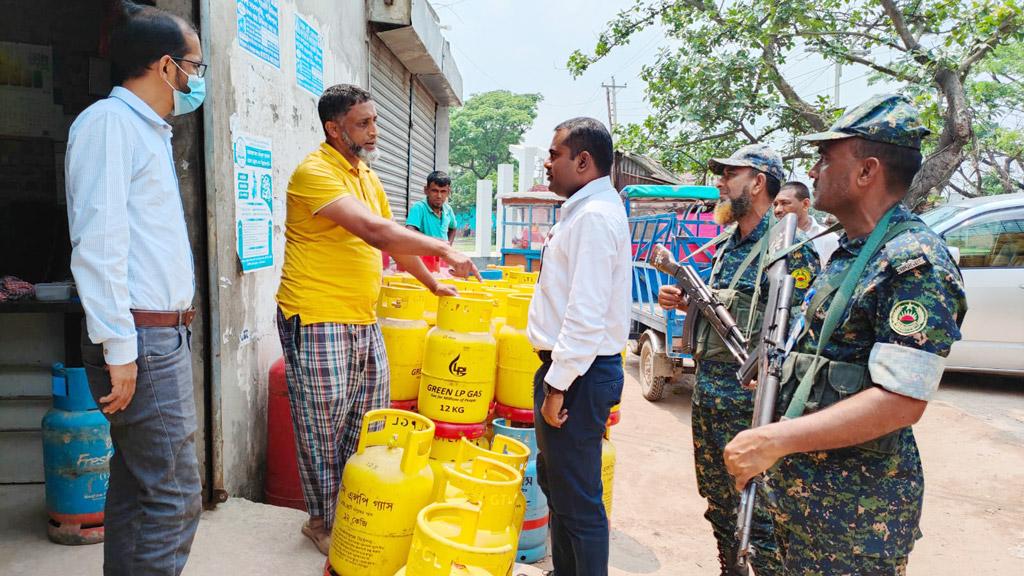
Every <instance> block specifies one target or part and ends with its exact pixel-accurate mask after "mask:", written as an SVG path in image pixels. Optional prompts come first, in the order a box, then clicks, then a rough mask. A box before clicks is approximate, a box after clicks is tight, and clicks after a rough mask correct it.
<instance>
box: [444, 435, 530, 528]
mask: <svg viewBox="0 0 1024 576" xmlns="http://www.w3.org/2000/svg"><path fill="white" fill-rule="evenodd" d="M480 457H484V458H490V459H492V460H497V461H498V462H501V463H502V464H508V465H509V466H511V467H512V468H513V469H514V470H515V471H516V472H519V475H520V476H521V477H522V478H525V477H526V466H527V464H528V463H529V461H530V448H529V446H527V445H526V444H523V443H522V442H520V441H519V440H516V439H515V438H509V437H508V436H504V435H502V434H496V435H495V436H494V440H492V441H491V445H490V447H482V446H480V445H478V444H473V443H471V442H470V441H468V440H462V441H461V442H459V454H458V457H457V458H456V460H455V461H456V465H462V464H464V463H466V462H468V461H470V460H473V459H474V458H480ZM434 484H435V485H436V484H437V482H436V481H435V482H434ZM525 517H526V496H524V495H523V493H522V483H521V481H520V491H519V496H518V497H517V499H516V505H515V515H514V519H513V521H512V527H513V528H515V530H516V532H521V531H522V528H523V518H525Z"/></svg>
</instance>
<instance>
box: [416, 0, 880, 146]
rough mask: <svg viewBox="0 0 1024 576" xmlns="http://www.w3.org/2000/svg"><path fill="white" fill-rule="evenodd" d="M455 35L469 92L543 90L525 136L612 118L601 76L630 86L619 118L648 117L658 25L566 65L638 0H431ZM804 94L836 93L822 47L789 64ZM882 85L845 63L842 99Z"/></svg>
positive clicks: (529, 140) (543, 136) (532, 141)
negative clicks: (595, 58)
mask: <svg viewBox="0 0 1024 576" xmlns="http://www.w3.org/2000/svg"><path fill="white" fill-rule="evenodd" d="M431 3H432V5H433V6H434V9H435V11H436V12H437V14H438V17H439V18H440V20H441V24H442V26H444V27H445V28H444V30H443V32H444V34H445V36H446V37H447V38H448V40H449V41H450V42H451V45H452V49H453V51H454V55H455V61H456V63H457V64H458V67H459V71H460V72H461V74H462V80H463V99H464V100H465V99H468V98H469V97H470V96H472V95H473V94H476V93H480V92H486V91H489V90H499V89H505V90H510V91H512V92H517V93H527V92H539V93H541V94H542V95H543V96H544V100H543V102H541V103H540V105H539V106H538V113H537V120H536V122H535V123H534V125H533V127H532V128H531V129H530V130H529V131H528V132H527V133H526V135H525V137H524V143H525V144H528V145H532V146H540V147H541V148H542V149H545V150H546V149H547V147H548V145H549V144H550V142H551V134H552V130H553V129H554V127H555V126H556V125H557V124H558V123H559V122H561V121H562V120H566V119H568V118H572V117H574V116H593V117H595V118H598V119H599V120H601V121H602V122H605V123H607V122H608V110H607V105H606V98H605V90H604V89H603V88H602V87H601V84H602V83H609V84H610V83H611V77H612V76H614V77H615V82H616V83H617V84H620V85H621V84H625V85H626V86H627V87H626V88H624V89H621V90H619V91H618V122H619V123H620V124H625V123H628V122H637V121H640V120H643V119H644V118H645V117H646V116H647V114H648V111H649V108H648V106H647V104H646V103H645V101H644V97H643V96H644V82H643V80H641V79H640V71H641V69H642V67H643V66H644V65H645V64H653V63H654V61H655V58H656V57H657V51H658V49H659V47H661V46H664V45H665V39H664V35H663V34H662V30H661V29H659V28H656V27H655V28H648V29H647V30H644V31H643V32H642V33H639V34H635V35H634V36H633V38H632V40H631V41H630V44H629V45H628V46H625V47H621V48H616V49H614V50H613V51H612V53H611V54H610V55H609V56H607V57H605V58H604V59H603V60H601V61H600V62H598V63H596V64H594V65H593V66H591V68H590V69H589V70H587V72H585V73H584V74H583V75H582V76H581V77H580V78H578V79H573V77H572V75H571V74H570V73H569V71H568V69H567V68H566V62H567V61H568V59H569V55H570V54H571V53H572V52H573V50H575V49H581V50H583V51H584V52H585V53H592V51H593V48H594V45H595V44H596V42H597V37H598V35H599V34H600V33H601V32H602V31H603V30H604V29H605V27H606V25H607V23H608V22H609V21H610V20H612V19H613V18H614V17H615V15H616V14H617V13H618V12H619V11H620V10H623V9H626V8H629V7H631V6H632V5H633V0H545V1H541V0H432V2H431ZM783 73H784V75H786V76H787V77H788V78H789V79H790V81H791V82H792V83H793V84H794V87H795V88H796V89H797V91H798V92H799V93H800V94H801V95H802V96H804V97H805V98H811V97H813V96H814V95H816V94H831V93H832V91H833V85H834V82H835V69H834V67H833V66H831V65H829V64H825V63H824V62H823V61H822V60H821V59H820V58H819V57H818V56H817V55H816V54H800V55H798V56H797V57H796V58H793V59H791V61H790V62H789V63H788V64H787V65H786V66H785V67H784V69H783ZM877 91H879V89H877V88H873V87H868V86H867V82H866V72H865V69H863V68H860V69H857V68H844V69H843V76H842V80H841V84H840V102H841V103H843V104H846V105H849V104H853V103H857V102H860V101H862V100H864V99H866V98H867V97H868V96H869V95H871V94H873V93H875V92H877Z"/></svg>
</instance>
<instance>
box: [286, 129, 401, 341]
mask: <svg viewBox="0 0 1024 576" xmlns="http://www.w3.org/2000/svg"><path fill="white" fill-rule="evenodd" d="M349 195H352V196H355V197H356V198H358V199H359V200H360V201H361V202H362V203H363V204H365V205H366V206H367V208H369V209H370V211H371V212H373V213H374V214H377V215H379V216H381V217H383V218H388V219H390V218H391V207H390V206H389V205H388V199H387V195H385V194H384V187H383V186H381V183H380V179H379V178H378V177H377V175H376V174H374V173H373V171H372V170H370V168H369V167H368V166H367V165H366V164H364V163H363V162H359V165H358V166H356V167H354V168H353V167H352V165H351V164H350V163H349V162H348V160H346V159H345V157H344V156H342V155H341V153H340V152H338V151H337V150H335V149H334V148H332V147H331V146H330V145H329V144H327V143H324V144H321V145H320V148H319V149H318V150H316V151H314V152H313V153H311V154H310V155H309V156H306V159H305V160H303V161H302V163H301V164H299V167H298V168H296V169H295V172H294V173H293V174H292V179H291V181H290V182H289V183H288V216H287V219H286V220H285V222H286V224H287V228H286V229H285V245H284V267H283V270H282V273H281V286H280V287H279V288H278V290H277V303H278V305H279V306H280V307H281V311H282V312H284V315H285V317H286V318H291V317H292V316H294V315H296V314H298V315H299V316H300V317H301V321H302V324H303V325H306V324H316V323H319V322H336V323H339V324H373V323H374V322H376V321H377V311H376V309H375V302H376V300H377V295H378V293H379V292H380V282H381V268H382V265H381V255H380V250H377V249H376V248H374V247H373V246H370V245H369V244H367V243H366V242H365V241H363V239H361V238H359V237H358V236H356V235H355V234H352V233H351V232H349V231H348V230H346V229H345V228H343V227H341V226H339V225H338V224H336V223H335V222H334V221H333V220H331V219H330V218H327V217H325V216H319V215H317V212H319V211H320V210H321V209H323V208H324V207H325V206H327V205H328V204H330V203H332V202H334V201H335V200H337V199H339V198H343V197H345V196H349Z"/></svg>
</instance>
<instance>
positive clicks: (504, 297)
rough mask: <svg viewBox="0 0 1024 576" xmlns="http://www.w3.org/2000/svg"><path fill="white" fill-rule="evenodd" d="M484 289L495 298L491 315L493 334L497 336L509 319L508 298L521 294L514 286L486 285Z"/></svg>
mask: <svg viewBox="0 0 1024 576" xmlns="http://www.w3.org/2000/svg"><path fill="white" fill-rule="evenodd" d="M483 291H484V292H485V293H486V294H490V295H491V298H493V299H494V314H493V315H492V316H491V334H494V337H495V338H497V337H498V334H499V333H501V329H502V328H503V327H504V326H505V324H506V322H507V321H508V320H507V318H508V298H509V296H512V295H513V294H519V291H518V290H513V289H512V288H499V287H497V286H486V285H485V286H484V287H483Z"/></svg>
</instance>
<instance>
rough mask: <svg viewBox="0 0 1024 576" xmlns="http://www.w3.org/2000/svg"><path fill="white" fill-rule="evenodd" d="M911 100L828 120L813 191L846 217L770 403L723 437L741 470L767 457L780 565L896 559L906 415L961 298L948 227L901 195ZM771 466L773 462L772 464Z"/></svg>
mask: <svg viewBox="0 0 1024 576" xmlns="http://www.w3.org/2000/svg"><path fill="white" fill-rule="evenodd" d="M927 134H928V131H927V130H926V129H925V128H924V127H923V126H921V123H920V121H919V119H918V114H917V111H916V110H914V108H913V107H912V106H911V105H910V103H909V102H908V101H907V100H906V99H905V98H903V97H901V96H876V97H874V98H872V99H870V100H869V101H867V102H865V103H864V104H862V105H860V106H858V107H856V108H854V109H853V110H850V111H849V112H847V113H846V114H845V115H843V116H842V117H841V118H840V119H839V120H838V121H837V122H836V124H835V125H833V126H832V128H831V129H830V130H829V131H828V132H823V133H820V134H814V135H811V136H806V137H804V139H805V140H808V141H811V142H816V143H817V144H818V146H819V152H820V155H821V157H820V159H819V160H818V163H817V164H816V165H815V167H814V168H813V169H812V171H811V177H812V178H814V180H815V207H816V208H819V209H821V210H824V211H826V212H830V213H832V214H834V215H835V216H836V217H837V218H838V219H839V222H840V223H841V224H842V225H843V226H844V228H845V230H846V233H845V234H844V235H843V236H842V238H841V239H840V243H839V248H838V249H837V250H836V251H835V253H834V254H833V255H832V258H831V260H830V262H829V263H828V266H827V267H826V269H825V270H824V271H823V272H822V273H821V275H820V276H818V278H817V279H816V280H815V281H814V285H813V286H812V291H813V297H812V298H810V299H809V300H808V301H807V302H806V305H805V306H804V310H805V312H804V314H803V315H802V316H799V317H798V318H796V319H795V322H794V324H793V331H792V333H791V334H792V336H791V341H795V347H794V349H793V352H792V353H791V354H789V356H788V357H787V359H786V363H785V367H784V369H783V375H782V387H781V389H780V393H779V401H778V404H777V416H779V417H781V416H783V415H785V417H786V419H785V420H784V421H780V422H776V423H773V424H769V425H767V426H764V427H761V428H757V429H754V430H749V431H746V432H743V433H741V434H740V435H738V436H737V437H736V438H735V439H734V440H733V441H732V442H731V443H730V444H729V446H727V447H726V452H725V458H726V464H727V466H728V468H729V471H730V472H731V473H732V474H733V475H734V476H735V478H736V485H737V486H738V487H739V486H743V485H745V484H746V482H747V481H748V480H749V479H750V478H752V477H753V476H754V475H756V474H758V473H760V472H763V471H765V470H768V469H769V468H771V470H770V472H769V473H768V478H767V485H768V490H769V496H770V498H769V499H770V501H771V502H772V506H771V508H772V513H773V516H774V519H775V529H776V536H777V538H778V540H779V545H780V552H781V553H782V556H783V566H784V569H785V573H786V574H792V575H840V574H849V575H870V576H886V575H897V574H900V575H902V574H905V573H906V566H907V558H908V555H909V554H910V551H911V549H912V548H913V546H914V541H915V540H916V539H917V538H920V536H921V532H920V530H919V529H918V521H919V519H920V516H921V503H922V499H923V494H924V477H923V474H922V470H921V459H920V455H919V454H918V450H917V443H916V442H915V440H914V434H913V432H912V430H911V428H910V426H911V425H912V424H914V423H915V422H917V420H918V419H919V418H920V417H921V414H922V413H923V412H924V409H925V405H926V403H927V401H928V400H929V399H930V398H931V396H932V394H933V393H934V392H935V390H936V389H937V388H938V385H939V380H940V379H941V377H942V371H943V366H944V358H945V356H946V355H947V354H948V353H949V349H950V347H951V346H952V344H953V342H955V341H956V340H958V339H959V338H960V331H959V326H960V323H961V321H962V320H963V315H964V313H965V312H966V309H967V307H966V302H965V299H964V289H963V283H962V280H961V277H960V273H959V270H958V268H957V266H956V264H955V263H954V261H953V259H952V257H951V256H950V255H949V253H948V251H947V250H946V247H945V244H944V243H943V241H942V240H941V239H940V238H939V237H938V236H937V235H936V234H935V233H934V232H932V231H931V230H930V229H929V228H928V227H927V226H925V225H924V224H923V223H922V222H921V220H920V219H919V218H918V217H917V216H914V215H913V214H911V213H910V212H909V211H908V210H907V209H906V208H905V207H904V206H903V205H902V204H900V200H901V199H902V198H903V196H904V195H905V194H906V191H907V189H908V187H909V185H910V183H911V181H912V180H913V177H914V174H915V173H916V172H917V170H918V169H919V167H920V164H921V154H920V145H921V138H922V137H924V136H925V135H927ZM773 466H774V467H773Z"/></svg>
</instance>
